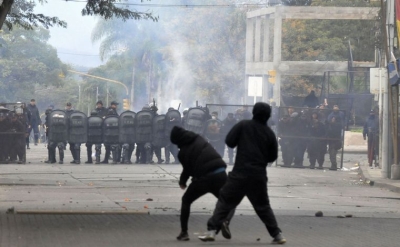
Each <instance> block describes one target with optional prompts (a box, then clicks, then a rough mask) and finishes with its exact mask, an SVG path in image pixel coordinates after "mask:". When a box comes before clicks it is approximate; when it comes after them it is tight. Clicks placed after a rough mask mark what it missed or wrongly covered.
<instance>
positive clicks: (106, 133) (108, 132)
mask: <svg viewBox="0 0 400 247" xmlns="http://www.w3.org/2000/svg"><path fill="white" fill-rule="evenodd" d="M118 123H119V122H118V117H117V116H109V117H107V118H106V119H104V121H103V143H104V144H105V145H112V144H118V143H119V126H118Z"/></svg>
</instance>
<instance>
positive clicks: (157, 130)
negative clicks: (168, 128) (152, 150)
mask: <svg viewBox="0 0 400 247" xmlns="http://www.w3.org/2000/svg"><path fill="white" fill-rule="evenodd" d="M167 141H168V139H167V138H166V135H165V115H158V116H155V117H154V118H153V142H152V144H153V145H154V146H156V147H165V146H166V145H167V143H168V142H167Z"/></svg>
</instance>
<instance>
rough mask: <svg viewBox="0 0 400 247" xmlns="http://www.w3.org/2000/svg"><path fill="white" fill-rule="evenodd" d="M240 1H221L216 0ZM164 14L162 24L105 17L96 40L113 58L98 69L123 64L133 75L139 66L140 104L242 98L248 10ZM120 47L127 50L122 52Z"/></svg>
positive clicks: (170, 11)
mask: <svg viewBox="0 0 400 247" xmlns="http://www.w3.org/2000/svg"><path fill="white" fill-rule="evenodd" d="M234 2H235V1H230V0H229V1H227V0H220V1H217V2H215V1H213V4H226V3H229V4H231V3H234ZM162 3H165V2H164V1H163V2H162ZM193 3H196V2H195V1H190V0H185V1H182V2H181V4H185V5H190V4H193ZM175 4H176V2H175ZM159 15H160V19H159V22H157V25H156V24H155V23H152V22H147V21H139V22H125V23H123V22H122V21H117V20H112V21H106V22H105V21H99V22H98V24H97V26H96V28H95V30H93V33H92V37H93V41H100V42H101V47H100V53H101V55H102V57H103V58H107V57H110V56H111V57H110V60H109V61H108V62H107V64H106V65H105V66H104V67H103V66H102V67H99V68H98V69H101V70H104V71H111V70H113V69H115V64H117V63H119V64H120V65H121V67H120V69H122V68H125V70H126V71H128V72H129V73H130V75H132V67H134V69H135V78H134V81H135V100H136V104H139V105H141V104H144V103H149V99H152V98H153V97H154V98H156V99H158V101H161V102H162V103H163V104H165V105H166V106H167V107H168V104H169V102H170V101H172V100H182V101H183V104H184V105H186V106H193V104H194V102H195V101H196V100H199V101H200V103H201V104H205V103H216V102H218V103H224V102H225V103H240V100H239V99H240V97H241V96H242V95H241V87H240V85H242V83H243V78H244V68H245V61H244V57H245V42H246V40H245V28H246V25H245V21H246V18H245V15H246V9H240V8H211V9H209V8H194V9H180V8H173V9H166V8H162V9H160V10H159ZM116 50H120V51H121V50H123V51H122V52H121V53H120V54H119V55H116V54H115V52H116ZM113 54H114V55H113ZM129 66H132V67H130V68H129ZM125 70H124V72H123V73H124V74H125V73H126V71H125ZM109 75H112V73H109ZM114 76H117V75H114ZM114 76H113V77H111V78H116V77H114ZM108 78H110V77H108ZM131 80H132V77H129V76H128V74H126V77H125V78H124V79H123V80H121V81H123V82H125V83H127V84H128V83H131ZM143 96H145V97H147V98H144V97H143ZM165 110H166V109H165Z"/></svg>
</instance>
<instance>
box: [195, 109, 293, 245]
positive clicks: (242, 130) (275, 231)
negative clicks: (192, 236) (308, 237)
mask: <svg viewBox="0 0 400 247" xmlns="http://www.w3.org/2000/svg"><path fill="white" fill-rule="evenodd" d="M270 115H271V107H270V106H269V105H268V104H266V103H261V102H259V103H256V104H255V105H254V108H253V119H252V120H243V121H241V122H239V123H238V124H236V125H235V126H234V127H233V128H232V130H231V131H230V132H229V133H228V136H227V137H226V140H225V142H226V144H227V145H228V147H231V148H234V147H237V155H236V161H235V165H234V167H233V170H232V172H231V173H230V174H229V177H228V180H227V182H226V184H225V185H224V186H223V187H222V189H221V191H220V195H219V198H218V202H217V206H216V208H215V210H214V214H213V216H212V217H211V218H210V220H209V221H208V232H207V233H206V234H204V235H201V236H199V239H200V240H202V241H214V240H215V236H216V234H217V231H218V230H219V229H220V228H221V226H222V225H223V222H224V221H225V218H226V216H227V215H228V214H229V212H230V211H231V210H232V209H234V208H236V207H237V205H239V203H240V202H241V201H242V199H243V198H244V196H247V197H248V199H249V200H250V202H251V204H252V205H253V207H254V209H255V210H256V212H257V215H258V216H259V217H260V219H261V220H262V221H263V223H264V224H265V226H266V227H267V230H268V232H269V234H270V235H271V236H272V237H273V243H275V244H284V243H285V242H286V240H285V239H284V238H283V236H282V233H281V230H280V229H279V227H278V223H277V221H276V219H275V215H274V213H273V211H272V209H271V206H270V204H269V199H268V192H267V181H268V178H267V171H266V167H267V165H268V163H269V162H274V161H275V160H276V159H277V157H278V143H277V141H276V137H275V134H274V132H273V131H272V130H271V129H270V128H269V127H268V126H267V121H268V119H269V118H270Z"/></svg>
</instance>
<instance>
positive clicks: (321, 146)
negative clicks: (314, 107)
mask: <svg viewBox="0 0 400 247" xmlns="http://www.w3.org/2000/svg"><path fill="white" fill-rule="evenodd" d="M317 115H318V114H317ZM326 145H327V143H326V129H325V125H324V124H323V123H322V122H321V121H319V119H318V118H313V119H312V122H311V127H310V143H309V145H308V147H307V150H308V157H309V160H310V168H311V169H314V168H315V164H316V162H318V165H319V168H320V169H322V167H323V164H324V161H325V154H326Z"/></svg>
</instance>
